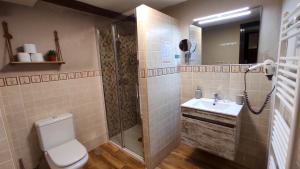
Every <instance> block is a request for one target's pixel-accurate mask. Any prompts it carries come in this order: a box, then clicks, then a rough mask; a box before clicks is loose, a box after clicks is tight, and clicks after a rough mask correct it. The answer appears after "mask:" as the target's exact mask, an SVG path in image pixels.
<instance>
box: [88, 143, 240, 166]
mask: <svg viewBox="0 0 300 169" xmlns="http://www.w3.org/2000/svg"><path fill="white" fill-rule="evenodd" d="M96 152H97V154H99V155H95V153H94V151H91V152H90V153H89V155H90V158H89V161H88V163H87V164H86V166H85V167H83V169H144V168H145V166H144V165H143V164H142V163H141V162H139V161H138V160H135V159H134V158H132V157H130V156H129V155H128V154H126V153H125V152H123V151H122V150H120V149H119V148H118V147H116V146H114V145H112V144H110V143H107V144H104V145H102V146H100V147H99V148H98V149H97V151H96ZM156 169H246V168H244V167H242V166H240V165H237V164H235V163H233V162H231V161H228V160H225V159H222V158H220V157H217V156H214V155H212V154H209V153H207V152H204V151H201V150H198V149H194V148H191V147H189V146H187V145H184V144H181V145H179V146H178V147H177V148H176V149H175V150H174V151H172V152H171V153H170V154H169V155H168V156H167V157H166V158H165V159H164V160H163V161H162V162H161V163H160V164H159V166H157V167H156Z"/></svg>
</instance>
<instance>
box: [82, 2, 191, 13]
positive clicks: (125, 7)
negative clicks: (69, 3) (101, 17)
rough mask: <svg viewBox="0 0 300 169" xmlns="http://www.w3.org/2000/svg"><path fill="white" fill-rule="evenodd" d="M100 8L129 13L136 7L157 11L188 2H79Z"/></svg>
mask: <svg viewBox="0 0 300 169" xmlns="http://www.w3.org/2000/svg"><path fill="white" fill-rule="evenodd" d="M77 1H80V2H83V3H87V4H90V5H93V6H96V7H99V8H104V9H108V10H111V11H115V12H120V13H123V12H127V11H129V10H132V9H134V8H135V7H137V6H139V5H142V4H145V5H147V6H150V7H152V8H155V9H158V10H160V9H163V8H166V7H168V6H172V5H176V4H179V3H181V2H184V1H187V0H77Z"/></svg>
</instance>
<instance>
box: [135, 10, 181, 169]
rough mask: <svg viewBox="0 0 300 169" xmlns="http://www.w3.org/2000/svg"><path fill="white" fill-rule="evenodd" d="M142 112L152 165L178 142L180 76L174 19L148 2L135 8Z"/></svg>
mask: <svg viewBox="0 0 300 169" xmlns="http://www.w3.org/2000/svg"><path fill="white" fill-rule="evenodd" d="M136 12H137V25H138V55H139V63H140V65H139V69H140V79H139V82H140V83H139V84H140V97H141V101H140V102H141V113H142V117H143V119H142V120H143V124H144V127H143V133H144V145H145V160H146V165H147V168H149V169H152V168H154V167H155V166H156V165H157V164H158V163H159V162H160V160H162V159H163V158H164V157H165V156H166V155H167V154H168V153H169V152H170V151H171V150H172V149H173V148H174V147H175V146H176V145H177V143H178V141H179V129H180V121H179V119H180V112H179V103H180V100H179V98H180V88H179V85H180V76H179V74H178V73H177V69H176V64H175V59H174V57H175V54H176V53H178V44H177V43H178V42H179V37H178V36H179V32H178V30H177V23H176V20H175V19H173V18H171V17H169V16H167V15H165V14H162V13H160V12H158V11H156V10H154V9H151V8H149V7H147V6H144V5H142V6H139V7H138V8H137V11H136Z"/></svg>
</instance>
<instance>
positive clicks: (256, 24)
mask: <svg viewBox="0 0 300 169" xmlns="http://www.w3.org/2000/svg"><path fill="white" fill-rule="evenodd" d="M261 14H262V7H255V8H248V7H245V8H240V9H235V10H232V11H227V12H224V13H219V14H215V15H211V16H205V17H201V18H196V19H194V22H193V23H192V25H190V27H189V43H190V47H189V50H188V51H189V52H188V54H189V57H188V61H186V63H187V64H202V65H217V64H252V63H257V57H258V46H259V37H260V36H259V34H260V21H261ZM183 41H184V40H183ZM182 43H183V42H182ZM180 44H181V42H180ZM183 49H186V48H183ZM186 59H187V58H186Z"/></svg>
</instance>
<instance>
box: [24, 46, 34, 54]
mask: <svg viewBox="0 0 300 169" xmlns="http://www.w3.org/2000/svg"><path fill="white" fill-rule="evenodd" d="M23 48H24V52H25V53H37V52H36V46H35V44H24V45H23Z"/></svg>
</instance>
